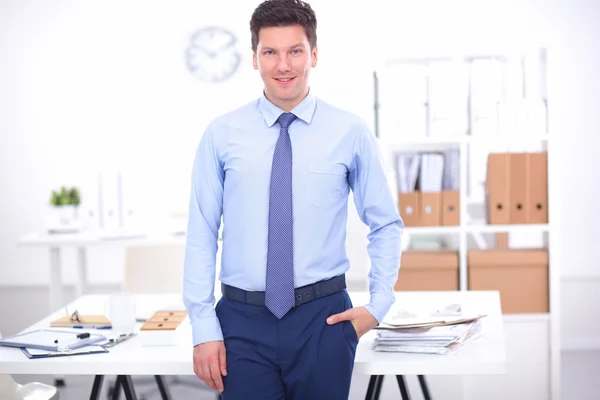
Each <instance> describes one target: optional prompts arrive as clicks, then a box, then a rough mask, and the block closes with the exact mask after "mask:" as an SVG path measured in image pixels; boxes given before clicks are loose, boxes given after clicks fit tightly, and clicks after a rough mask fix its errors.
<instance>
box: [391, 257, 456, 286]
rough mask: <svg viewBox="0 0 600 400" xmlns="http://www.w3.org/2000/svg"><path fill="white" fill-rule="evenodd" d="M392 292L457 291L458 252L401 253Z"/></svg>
mask: <svg viewBox="0 0 600 400" xmlns="http://www.w3.org/2000/svg"><path fill="white" fill-rule="evenodd" d="M394 290H397V291H405V290H458V252H457V251H447V250H443V251H415V250H409V251H405V252H403V253H402V260H401V265H400V272H399V274H398V280H397V281H396V285H395V286H394Z"/></svg>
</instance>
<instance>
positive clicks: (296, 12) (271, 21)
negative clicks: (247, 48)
mask: <svg viewBox="0 0 600 400" xmlns="http://www.w3.org/2000/svg"><path fill="white" fill-rule="evenodd" d="M291 25H300V26H302V27H303V28H304V31H305V32H306V37H307V38H308V42H309V43H310V48H311V49H314V47H315V46H316V45H317V17H316V15H315V12H314V11H313V9H312V8H311V7H310V4H308V3H306V2H304V1H302V0H266V1H264V2H262V3H261V4H260V5H259V6H258V7H256V9H255V10H254V13H252V18H251V19H250V33H252V51H255V52H256V48H257V47H258V32H259V31H260V29H261V28H268V27H271V26H291Z"/></svg>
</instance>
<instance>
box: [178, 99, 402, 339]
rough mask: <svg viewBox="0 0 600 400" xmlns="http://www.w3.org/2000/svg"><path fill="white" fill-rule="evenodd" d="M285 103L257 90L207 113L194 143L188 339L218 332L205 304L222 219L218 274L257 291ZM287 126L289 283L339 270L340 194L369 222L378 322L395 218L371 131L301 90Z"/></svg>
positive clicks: (395, 244)
mask: <svg viewBox="0 0 600 400" xmlns="http://www.w3.org/2000/svg"><path fill="white" fill-rule="evenodd" d="M283 112H284V111H283V110H281V109H280V108H279V107H277V106H275V105H274V104H273V103H271V102H270V101H269V100H267V98H266V97H265V96H264V94H263V96H262V97H261V98H260V99H258V100H257V101H253V102H251V103H249V104H246V105H244V106H242V107H240V108H238V109H236V110H234V111H232V112H230V113H227V114H225V115H223V116H220V117H218V118H216V119H215V120H214V121H213V122H212V123H211V124H210V125H209V126H208V128H207V129H206V132H205V134H204V136H203V137H202V139H201V141H200V144H199V146H198V149H197V152H196V156H195V158H194V165H193V170H192V187H191V195H190V207H189V220H188V232H187V239H186V240H187V241H186V249H185V265H184V284H183V300H184V303H185V305H186V308H187V310H188V314H189V316H190V320H191V323H192V335H193V343H194V345H197V344H199V343H204V342H208V341H214V340H222V339H223V334H222V332H221V326H220V324H219V321H218V319H217V317H216V314H215V310H214V302H215V297H214V285H215V274H216V272H215V271H216V253H217V243H218V234H219V233H218V232H219V228H220V226H221V217H222V218H223V219H222V221H223V241H222V249H221V250H222V258H221V272H220V276H219V280H220V281H221V282H223V283H225V284H228V285H231V286H235V287H237V288H240V289H244V290H249V291H264V290H265V276H266V263H267V231H268V211H269V182H270V176H271V165H272V160H273V152H274V149H275V143H276V142H277V138H278V135H279V126H278V125H277V124H276V121H277V118H278V117H279V115H280V114H281V113H283ZM291 112H292V113H294V114H295V115H296V116H297V117H298V118H297V119H296V120H295V121H294V122H293V123H292V124H291V125H290V127H289V134H290V138H291V142H292V151H293V166H292V175H293V178H292V179H293V182H292V186H293V188H292V190H293V196H294V197H293V213H294V284H295V287H300V286H304V285H308V284H312V283H314V282H317V281H321V280H324V279H328V278H331V277H334V276H336V275H341V274H343V273H345V272H346V271H347V270H348V269H349V267H350V264H349V261H348V257H347V255H346V251H345V242H346V220H347V212H348V210H347V206H348V194H349V192H350V189H352V192H353V194H354V202H355V204H356V209H357V211H358V215H359V216H360V218H361V220H362V221H363V222H364V223H365V224H367V225H368V226H369V229H370V233H369V234H368V235H367V237H368V239H369V244H368V247H367V248H368V253H369V257H370V259H371V269H370V272H369V274H368V277H369V282H370V284H369V288H370V289H369V290H370V294H371V297H370V302H369V304H366V305H365V307H366V309H367V310H368V311H369V312H370V313H371V314H373V316H374V317H375V318H376V319H377V321H379V322H381V319H382V318H383V316H384V315H385V314H386V313H387V312H388V310H389V308H390V307H391V305H392V304H393V302H394V293H393V292H394V284H395V282H396V279H397V277H398V269H399V267H400V253H401V248H400V236H401V233H402V229H403V227H404V224H403V222H402V220H401V218H400V216H399V214H398V209H397V207H396V204H395V202H394V200H393V197H392V195H391V192H390V188H389V186H388V182H387V180H386V176H385V171H384V167H383V164H382V158H381V155H380V152H379V147H378V144H377V141H376V139H375V137H374V135H373V134H372V133H371V132H369V129H368V127H367V126H366V124H365V123H364V122H363V121H362V120H360V119H359V118H358V117H356V116H354V115H352V114H350V113H348V112H345V111H342V110H340V109H337V108H335V107H333V106H331V105H329V104H327V103H325V102H323V101H321V100H320V99H317V98H316V97H315V96H314V95H313V94H311V93H310V92H309V94H308V96H307V97H306V98H305V99H304V100H303V101H302V102H301V103H299V104H298V105H297V106H296V107H295V108H294V109H293V110H292V111H291Z"/></svg>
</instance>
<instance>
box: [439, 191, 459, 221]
mask: <svg viewBox="0 0 600 400" xmlns="http://www.w3.org/2000/svg"><path fill="white" fill-rule="evenodd" d="M442 225H443V226H458V225H460V192H459V191H458V190H444V191H443V192H442Z"/></svg>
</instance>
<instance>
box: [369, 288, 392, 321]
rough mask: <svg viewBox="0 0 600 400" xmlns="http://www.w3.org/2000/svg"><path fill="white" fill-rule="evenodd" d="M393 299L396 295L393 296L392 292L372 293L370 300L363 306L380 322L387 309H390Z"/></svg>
mask: <svg viewBox="0 0 600 400" xmlns="http://www.w3.org/2000/svg"><path fill="white" fill-rule="evenodd" d="M395 301H396V297H395V296H394V293H393V292H391V293H390V294H389V295H387V294H384V293H372V294H371V301H370V302H369V304H367V305H365V308H366V309H367V311H368V312H370V313H371V314H372V315H373V317H375V319H376V320H377V322H378V323H379V324H380V323H381V322H382V321H383V318H384V317H385V315H386V314H387V313H388V311H390V308H391V307H392V304H394V302H395Z"/></svg>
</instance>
